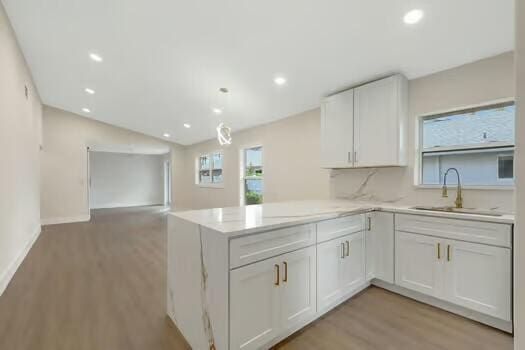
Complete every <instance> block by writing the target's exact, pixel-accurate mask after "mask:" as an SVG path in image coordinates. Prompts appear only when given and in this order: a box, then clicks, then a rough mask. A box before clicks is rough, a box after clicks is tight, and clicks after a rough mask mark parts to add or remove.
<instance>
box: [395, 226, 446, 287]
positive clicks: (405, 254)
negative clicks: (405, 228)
mask: <svg viewBox="0 0 525 350" xmlns="http://www.w3.org/2000/svg"><path fill="white" fill-rule="evenodd" d="M395 235H396V249H395V251H396V252H395V256H396V266H395V269H396V284H397V285H399V286H401V287H405V288H408V289H412V290H415V291H417V292H420V293H424V294H428V295H431V296H434V297H440V296H441V294H442V285H443V281H442V278H443V271H442V270H443V245H442V244H440V243H439V240H438V239H437V238H434V237H430V236H424V235H419V234H412V233H407V232H402V231H396V233H395ZM438 251H439V252H438Z"/></svg>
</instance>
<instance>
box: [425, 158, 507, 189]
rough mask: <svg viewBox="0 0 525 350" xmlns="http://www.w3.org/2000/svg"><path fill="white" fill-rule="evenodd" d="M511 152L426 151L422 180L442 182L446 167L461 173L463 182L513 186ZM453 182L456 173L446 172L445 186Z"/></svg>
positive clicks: (454, 182) (432, 183)
mask: <svg viewBox="0 0 525 350" xmlns="http://www.w3.org/2000/svg"><path fill="white" fill-rule="evenodd" d="M513 153H514V152H513V151H507V152H501V151H499V150H498V149H489V150H486V151H484V152H450V153H448V152H440V153H439V154H432V153H426V154H423V171H422V183H423V184H425V185H440V184H443V180H444V179H443V176H444V174H445V172H446V171H447V169H449V168H456V169H458V171H459V175H460V176H461V184H462V185H470V186H498V185H512V183H513V180H512V158H513V156H512V155H513ZM509 158H510V159H511V160H509ZM501 175H504V176H506V177H502V176H501ZM509 175H510V176H509ZM502 179H503V180H502ZM505 179H507V180H505ZM456 184H457V177H456V173H455V172H449V174H448V175H447V185H456Z"/></svg>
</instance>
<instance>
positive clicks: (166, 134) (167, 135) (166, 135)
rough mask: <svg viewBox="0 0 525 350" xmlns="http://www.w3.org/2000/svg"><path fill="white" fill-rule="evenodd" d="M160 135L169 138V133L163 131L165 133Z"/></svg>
mask: <svg viewBox="0 0 525 350" xmlns="http://www.w3.org/2000/svg"><path fill="white" fill-rule="evenodd" d="M162 136H164V137H165V138H169V137H170V136H171V135H170V134H168V133H165V134H162Z"/></svg>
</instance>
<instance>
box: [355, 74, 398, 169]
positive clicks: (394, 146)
mask: <svg viewBox="0 0 525 350" xmlns="http://www.w3.org/2000/svg"><path fill="white" fill-rule="evenodd" d="M400 79H403V78H402V77H401V76H392V77H389V78H386V79H381V80H378V81H375V82H372V83H369V84H366V85H363V86H360V87H358V88H356V89H355V93H354V103H355V109H354V151H355V158H354V166H359V167H363V166H384V165H402V164H400V152H401V149H400V147H401V143H400V139H401V138H402V137H406V135H404V134H403V135H400V134H401V132H400V130H402V125H400V123H402V122H403V121H404V118H400V115H399V113H400V101H401V99H400V94H401V86H402V84H400ZM403 151H406V150H404V149H403Z"/></svg>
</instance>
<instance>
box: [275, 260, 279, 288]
mask: <svg viewBox="0 0 525 350" xmlns="http://www.w3.org/2000/svg"><path fill="white" fill-rule="evenodd" d="M275 267H276V268H277V278H276V279H275V283H274V284H275V285H276V286H278V285H279V265H277V264H275Z"/></svg>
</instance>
